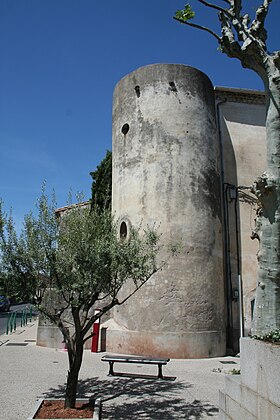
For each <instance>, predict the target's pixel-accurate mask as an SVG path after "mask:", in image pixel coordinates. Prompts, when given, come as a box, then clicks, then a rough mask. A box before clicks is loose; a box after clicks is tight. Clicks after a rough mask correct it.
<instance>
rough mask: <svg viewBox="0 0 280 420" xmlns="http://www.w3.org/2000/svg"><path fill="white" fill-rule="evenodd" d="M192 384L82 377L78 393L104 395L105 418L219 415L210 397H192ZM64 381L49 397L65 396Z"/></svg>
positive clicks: (157, 418) (49, 391)
mask: <svg viewBox="0 0 280 420" xmlns="http://www.w3.org/2000/svg"><path fill="white" fill-rule="evenodd" d="M191 388H192V384H190V383H187V382H182V381H176V382H171V381H162V380H158V379H143V378H117V377H112V378H108V379H107V380H101V379H99V378H97V377H95V378H87V379H85V380H80V381H79V385H78V397H85V396H86V397H94V398H96V397H101V399H102V419H103V420H113V419H114V420H115V419H118V420H122V419H123V420H124V419H153V420H165V419H166V420H172V419H178V418H184V419H202V418H205V417H212V416H215V415H217V413H218V411H219V410H218V408H217V407H215V406H214V405H212V404H210V403H208V402H207V401H200V400H196V399H195V400H193V401H192V402H190V401H191V400H192V397H191V394H190V393H189V392H188V389H191ZM64 393H65V384H64V385H59V386H58V387H57V388H51V389H49V390H48V391H47V392H45V393H44V394H43V397H46V398H52V397H56V398H58V397H59V398H62V397H64Z"/></svg>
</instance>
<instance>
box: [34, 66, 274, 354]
mask: <svg viewBox="0 0 280 420" xmlns="http://www.w3.org/2000/svg"><path fill="white" fill-rule="evenodd" d="M265 112H266V111H265V96H264V93H263V92H260V91H252V90H245V89H234V88H223V87H215V88H214V87H213V86H212V83H211V81H210V80H209V78H208V77H207V76H206V75H205V74H203V73H202V72H200V71H199V70H197V69H195V68H192V67H189V66H185V65H177V64H155V65H150V66H145V67H142V68H139V69H138V70H136V71H134V72H132V73H131V74H129V75H127V76H126V77H124V78H123V79H122V80H121V81H120V82H119V83H118V84H117V86H116V88H115V91H114V99H113V135H112V140H113V141H112V143H113V145H112V146H113V147H112V152H113V180H112V182H113V192H112V194H113V196H112V209H113V212H114V214H115V215H116V216H117V217H118V220H119V230H120V235H122V236H123V237H125V236H127V237H128V236H129V229H130V226H131V225H136V226H139V225H141V226H143V227H145V226H146V225H154V224H156V225H157V226H158V227H159V230H160V232H161V234H162V240H163V243H164V244H165V245H168V244H169V243H170V241H171V242H172V241H173V242H180V243H181V244H182V251H181V253H180V255H179V256H178V257H175V258H171V259H170V260H169V261H168V264H167V266H166V267H165V268H164V269H163V270H162V271H161V272H160V273H158V274H156V275H155V276H153V278H152V279H150V280H149V282H148V283H147V284H146V285H145V286H144V287H143V288H142V289H141V290H139V291H138V292H137V293H136V294H135V295H134V296H133V297H132V298H131V299H130V300H129V301H127V303H126V304H125V305H123V306H121V307H118V308H114V310H113V311H112V313H111V314H110V316H111V318H110V319H109V320H108V319H107V317H106V318H105V317H104V318H103V320H101V321H103V325H102V326H103V328H104V330H103V333H104V331H105V328H106V350H107V351H112V352H116V353H123V354H140V355H153V356H163V357H164V356H166V357H172V358H189V357H192V358H198V357H215V356H222V355H225V354H226V353H228V354H230V353H232V352H233V353H236V352H238V350H239V348H238V345H239V337H240V336H241V335H243V334H244V335H245V336H246V335H248V334H249V333H250V329H251V322H252V317H253V307H254V296H255V289H256V278H257V258H256V254H257V252H258V241H257V240H252V239H251V236H252V237H254V234H252V232H253V231H254V219H255V212H256V200H255V197H254V196H253V195H252V194H251V192H250V186H251V185H252V184H253V182H254V180H255V179H256V178H257V176H259V175H260V174H262V173H263V171H264V170H265V164H266V158H265V157H266V133H265ZM66 210H68V207H66V208H62V209H58V213H59V214H61V213H63V212H64V211H66ZM166 255H167V254H166V252H165V251H164V250H163V251H162V254H161V255H160V258H162V259H163V260H164V259H165V258H166ZM125 287H129V285H126V286H125ZM103 336H104V334H103ZM60 342H61V334H60V333H59V332H57V331H55V328H54V327H52V326H50V325H46V324H45V321H44V322H43V323H41V325H40V326H39V329H38V339H37V343H38V344H40V345H47V346H51V347H58V346H59V345H60Z"/></svg>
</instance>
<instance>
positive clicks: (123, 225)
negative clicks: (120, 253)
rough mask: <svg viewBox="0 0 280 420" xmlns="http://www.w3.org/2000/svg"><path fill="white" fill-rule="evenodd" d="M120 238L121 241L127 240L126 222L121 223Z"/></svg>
mask: <svg viewBox="0 0 280 420" xmlns="http://www.w3.org/2000/svg"><path fill="white" fill-rule="evenodd" d="M120 237H121V239H125V238H126V237H127V225H126V223H125V222H121V227H120Z"/></svg>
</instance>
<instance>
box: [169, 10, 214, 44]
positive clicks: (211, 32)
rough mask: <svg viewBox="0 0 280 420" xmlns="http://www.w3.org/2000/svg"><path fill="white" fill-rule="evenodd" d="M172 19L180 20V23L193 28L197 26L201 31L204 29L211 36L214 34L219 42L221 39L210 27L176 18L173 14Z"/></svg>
mask: <svg viewBox="0 0 280 420" xmlns="http://www.w3.org/2000/svg"><path fill="white" fill-rule="evenodd" d="M173 19H175V20H177V21H178V22H180V23H184V24H185V25H188V26H192V27H193V28H197V29H201V30H202V31H206V32H208V33H209V34H211V35H212V36H214V38H216V39H217V41H218V42H220V41H221V38H220V37H219V35H217V34H216V33H215V32H214V31H212V30H211V29H209V28H206V27H205V26H201V25H197V24H196V23H190V22H185V21H184V20H182V19H178V18H176V17H175V16H174V17H173Z"/></svg>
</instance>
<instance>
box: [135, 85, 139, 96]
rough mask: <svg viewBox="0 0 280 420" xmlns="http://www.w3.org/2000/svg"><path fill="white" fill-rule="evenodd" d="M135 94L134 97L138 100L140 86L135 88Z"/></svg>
mask: <svg viewBox="0 0 280 420" xmlns="http://www.w3.org/2000/svg"><path fill="white" fill-rule="evenodd" d="M135 92H136V95H137V98H140V86H138V85H137V86H135Z"/></svg>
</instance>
